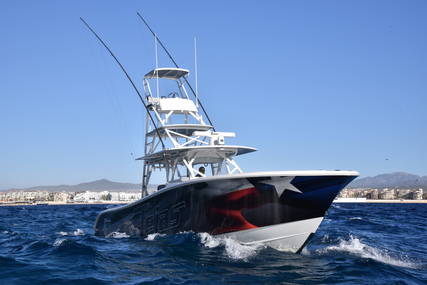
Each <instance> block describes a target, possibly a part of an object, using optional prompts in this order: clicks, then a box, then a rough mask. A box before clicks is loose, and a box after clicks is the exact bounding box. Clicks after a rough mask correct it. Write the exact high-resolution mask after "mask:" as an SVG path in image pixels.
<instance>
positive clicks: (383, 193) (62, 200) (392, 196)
mask: <svg viewBox="0 0 427 285" xmlns="http://www.w3.org/2000/svg"><path fill="white" fill-rule="evenodd" d="M151 191H153V189H150V192H151ZM426 196H427V195H426V194H425V193H424V191H423V188H414V189H410V188H407V189H398V188H396V189H395V188H382V189H381V188H380V189H365V188H362V189H344V190H342V191H341V193H340V194H339V195H338V198H342V199H348V198H353V201H366V202H384V201H388V202H407V203H408V202H427V200H426V198H427V197H426ZM140 198H141V190H140V189H129V190H120V191H119V190H116V191H115V190H103V191H89V190H87V191H78V192H66V191H60V192H49V191H47V190H43V189H40V190H31V191H29V190H13V191H8V192H0V205H3V206H6V205H22V204H30V205H40V204H51V205H55V204H96V203H105V204H111V203H123V204H125V203H130V202H133V201H136V200H138V199H140ZM357 199H359V200H357ZM349 201H351V200H349Z"/></svg>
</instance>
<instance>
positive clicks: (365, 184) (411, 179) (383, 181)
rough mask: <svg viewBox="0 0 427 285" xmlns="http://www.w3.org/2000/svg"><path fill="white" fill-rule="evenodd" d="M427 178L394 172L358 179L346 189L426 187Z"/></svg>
mask: <svg viewBox="0 0 427 285" xmlns="http://www.w3.org/2000/svg"><path fill="white" fill-rule="evenodd" d="M426 185H427V176H419V175H414V174H409V173H406V172H393V173H390V174H381V175H377V176H374V177H365V178H358V179H356V180H354V181H353V182H351V183H350V184H349V185H348V186H347V187H346V188H377V187H398V186H426Z"/></svg>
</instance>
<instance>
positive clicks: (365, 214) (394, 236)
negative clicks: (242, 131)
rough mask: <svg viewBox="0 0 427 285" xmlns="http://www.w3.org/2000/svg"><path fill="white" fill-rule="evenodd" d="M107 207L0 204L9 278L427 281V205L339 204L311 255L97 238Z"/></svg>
mask: <svg viewBox="0 0 427 285" xmlns="http://www.w3.org/2000/svg"><path fill="white" fill-rule="evenodd" d="M105 207H106V206H105V205H64V206H51V205H38V206H9V207H0V284H231V283H232V284H236V283H237V284H427V243H426V242H427V227H426V225H427V204H351V203H342V204H333V205H332V207H331V209H330V210H329V211H328V215H327V216H326V217H325V219H324V221H323V222H322V224H321V225H320V227H319V229H318V231H317V232H316V234H315V236H314V238H313V239H312V241H311V242H310V243H309V244H308V246H307V248H306V249H305V250H304V251H303V252H302V254H292V253H286V252H280V251H277V250H275V249H272V248H269V247H265V246H262V245H258V246H243V245H240V244H238V243H236V242H234V241H233V240H230V239H225V238H218V237H212V236H210V235H208V234H194V233H181V234H177V235H152V236H149V237H148V238H147V239H139V238H130V237H127V236H125V235H123V234H119V233H117V234H116V235H114V237H111V238H98V237H95V236H94V234H93V224H94V222H95V219H96V216H97V215H98V213H99V212H100V211H101V210H103V209H105Z"/></svg>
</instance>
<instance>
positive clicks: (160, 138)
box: [80, 17, 166, 149]
mask: <svg viewBox="0 0 427 285" xmlns="http://www.w3.org/2000/svg"><path fill="white" fill-rule="evenodd" d="M80 20H82V22H83V23H84V24H85V25H86V27H88V28H89V30H90V31H91V32H92V33H93V34H94V35H95V36H96V37H97V38H98V40H99V41H100V42H101V43H102V44H103V45H104V47H105V48H106V49H107V50H108V51H109V52H110V54H111V56H112V57H113V58H114V59H115V60H116V62H117V63H118V64H119V66H120V67H121V69H122V70H123V72H124V73H125V74H126V76H127V78H128V79H129V81H130V83H131V84H132V86H133V88H134V89H135V91H136V93H137V94H138V96H139V98H140V99H141V102H142V104H143V105H144V107H145V110H147V114H148V115H149V116H150V119H151V121H152V122H153V126H154V128H155V129H156V132H157V135H158V136H159V140H160V142H161V143H162V146H163V149H165V148H166V147H165V144H164V143H163V140H162V137H161V136H160V133H159V129H158V128H157V127H156V123H155V122H154V119H153V117H152V116H151V113H150V110H149V109H148V107H147V105H146V104H145V102H144V99H142V96H141V94H140V93H139V91H138V88H136V86H135V84H134V83H133V81H132V79H131V78H130V76H129V74H128V73H127V72H126V70H125V69H124V67H123V66H122V65H121V63H120V61H119V60H118V59H117V57H116V56H115V55H114V54H113V52H112V51H111V50H110V49H109V48H108V47H107V45H106V44H105V43H104V42H103V41H102V40H101V38H100V37H99V36H98V35H97V34H96V33H95V31H94V30H92V28H91V27H89V25H88V24H87V23H86V22H85V21H84V20H83V19H82V17H80Z"/></svg>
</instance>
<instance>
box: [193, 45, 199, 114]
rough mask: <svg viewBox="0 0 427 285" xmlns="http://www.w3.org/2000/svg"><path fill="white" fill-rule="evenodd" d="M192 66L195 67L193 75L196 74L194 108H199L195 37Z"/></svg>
mask: <svg viewBox="0 0 427 285" xmlns="http://www.w3.org/2000/svg"><path fill="white" fill-rule="evenodd" d="M194 65H195V73H196V104H197V105H196V107H197V108H199V91H198V89H197V45H196V37H194Z"/></svg>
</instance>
